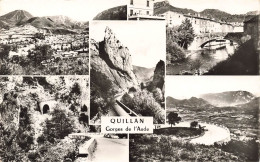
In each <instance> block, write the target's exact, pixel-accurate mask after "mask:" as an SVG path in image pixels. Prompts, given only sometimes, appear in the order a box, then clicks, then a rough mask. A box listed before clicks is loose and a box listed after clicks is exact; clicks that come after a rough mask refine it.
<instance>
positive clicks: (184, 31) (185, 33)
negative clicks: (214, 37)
mask: <svg viewBox="0 0 260 162" xmlns="http://www.w3.org/2000/svg"><path fill="white" fill-rule="evenodd" d="M177 31H178V33H179V35H178V38H179V39H178V44H179V45H180V46H181V47H182V48H185V49H187V48H188V45H190V44H191V43H192V42H193V40H194V37H195V34H194V30H193V28H192V24H191V22H190V20H189V19H185V20H184V21H183V22H182V24H181V25H180V26H179V28H178V30H177Z"/></svg>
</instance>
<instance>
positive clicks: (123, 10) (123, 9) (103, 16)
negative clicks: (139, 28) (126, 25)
mask: <svg viewBox="0 0 260 162" xmlns="http://www.w3.org/2000/svg"><path fill="white" fill-rule="evenodd" d="M126 19H127V6H118V7H113V8H110V9H108V10H105V11H103V12H101V13H99V14H98V15H96V16H95V17H94V18H93V20H126Z"/></svg>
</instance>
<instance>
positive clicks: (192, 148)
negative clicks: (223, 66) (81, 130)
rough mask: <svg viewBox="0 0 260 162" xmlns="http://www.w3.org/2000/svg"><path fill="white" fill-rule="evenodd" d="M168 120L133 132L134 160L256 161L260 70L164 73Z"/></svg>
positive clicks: (130, 139) (131, 158) (131, 138)
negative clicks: (246, 73) (241, 73)
mask: <svg viewBox="0 0 260 162" xmlns="http://www.w3.org/2000/svg"><path fill="white" fill-rule="evenodd" d="M165 81H166V86H165V88H166V90H167V91H166V114H167V121H166V124H165V125H161V126H160V127H155V129H154V131H153V134H150V135H149V134H146V135H144V134H143V135H138V134H131V135H130V137H129V141H130V143H129V145H130V150H129V152H130V161H138V160H144V161H145V160H147V161H154V160H158V161H178V160H180V161H193V160H194V159H199V160H200V161H214V160H216V161H221V160H223V159H225V161H233V160H234V161H237V160H238V159H243V161H254V160H256V159H258V151H259V147H258V146H259V145H258V144H259V142H258V141H259V139H258V137H259V135H258V133H259V131H258V129H259V119H258V115H259V96H260V85H259V81H260V77H258V76H200V77H194V76H166V80H165Z"/></svg>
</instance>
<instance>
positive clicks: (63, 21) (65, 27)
mask: <svg viewBox="0 0 260 162" xmlns="http://www.w3.org/2000/svg"><path fill="white" fill-rule="evenodd" d="M24 25H31V26H33V27H36V28H48V29H51V30H53V32H54V33H65V34H66V33H73V32H72V31H69V30H73V29H86V28H88V22H78V21H75V20H72V19H70V18H69V17H67V16H63V15H58V16H44V17H34V16H33V15H31V14H30V13H29V12H27V11H24V10H15V11H12V12H9V13H7V14H5V15H3V16H1V17H0V28H4V29H9V28H11V27H16V26H19V27H21V26H24Z"/></svg>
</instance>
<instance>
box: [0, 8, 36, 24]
mask: <svg viewBox="0 0 260 162" xmlns="http://www.w3.org/2000/svg"><path fill="white" fill-rule="evenodd" d="M32 17H33V16H32V15H31V14H30V13H29V12H27V11H24V10H15V11H12V12H9V13H7V14H5V15H2V16H0V27H7V26H10V27H11V26H15V25H16V24H18V23H22V22H25V21H27V20H29V19H30V18H32Z"/></svg>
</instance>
